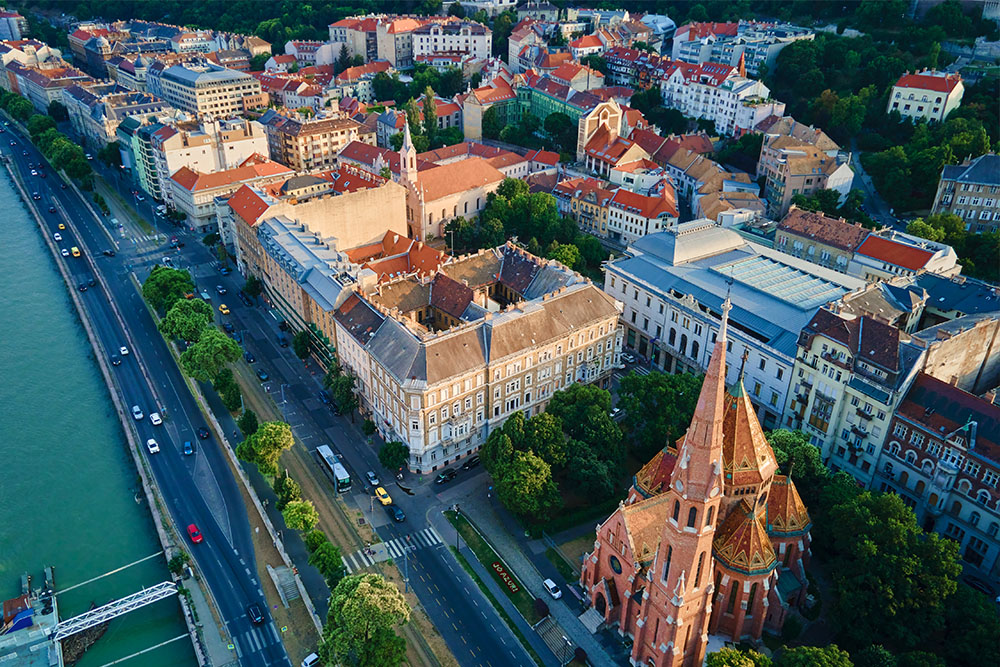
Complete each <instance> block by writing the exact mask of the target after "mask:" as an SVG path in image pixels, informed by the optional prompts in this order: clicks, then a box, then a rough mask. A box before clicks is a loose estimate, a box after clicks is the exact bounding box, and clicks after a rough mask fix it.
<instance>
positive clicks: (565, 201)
mask: <svg viewBox="0 0 1000 667" xmlns="http://www.w3.org/2000/svg"><path fill="white" fill-rule="evenodd" d="M552 196H554V197H555V198H556V206H557V208H558V209H559V213H561V214H562V215H566V216H569V217H571V218H573V219H574V220H576V223H577V224H578V225H579V226H580V231H583V232H586V233H588V234H593V235H594V236H597V237H600V238H607V237H608V234H609V228H608V212H609V208H608V202H609V201H610V200H611V197H612V196H614V191H613V190H611V189H610V188H608V187H606V186H605V183H604V181H600V180H598V179H596V178H584V177H578V178H570V179H567V180H564V181H561V182H559V183H557V184H556V186H555V187H554V188H552Z"/></svg>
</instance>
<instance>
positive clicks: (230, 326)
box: [222, 322, 236, 333]
mask: <svg viewBox="0 0 1000 667" xmlns="http://www.w3.org/2000/svg"><path fill="white" fill-rule="evenodd" d="M222 328H223V329H225V330H226V333H233V332H234V331H236V327H234V326H233V323H232V322H226V323H224V324H223V325H222Z"/></svg>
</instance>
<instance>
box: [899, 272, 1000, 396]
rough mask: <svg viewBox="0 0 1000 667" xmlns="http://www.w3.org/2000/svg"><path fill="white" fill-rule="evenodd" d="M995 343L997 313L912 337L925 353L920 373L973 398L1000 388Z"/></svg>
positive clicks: (999, 326)
mask: <svg viewBox="0 0 1000 667" xmlns="http://www.w3.org/2000/svg"><path fill="white" fill-rule="evenodd" d="M967 287H974V285H968V286H967ZM929 302H930V299H929V298H928V300H927V302H925V303H924V307H925V308H926V306H927V303H929ZM939 303H940V302H939ZM998 340H1000V310H995V311H993V312H985V313H976V314H972V315H964V316H962V317H958V318H955V319H953V320H950V321H947V322H941V323H939V324H935V325H933V326H930V327H927V328H926V329H922V330H920V331H917V332H916V333H914V334H913V342H914V343H915V344H916V345H920V346H923V347H924V348H926V350H927V354H926V356H925V360H924V367H923V372H925V373H927V374H928V375H933V376H934V377H936V378H937V379H939V380H941V381H943V382H947V383H948V384H950V385H952V386H955V387H958V388H959V389H961V390H962V391H967V392H969V393H971V394H976V395H985V394H986V393H988V392H989V391H991V390H993V389H995V388H997V387H998V386H1000V345H997V344H996V343H997V341H998Z"/></svg>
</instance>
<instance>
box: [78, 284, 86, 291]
mask: <svg viewBox="0 0 1000 667" xmlns="http://www.w3.org/2000/svg"><path fill="white" fill-rule="evenodd" d="M79 290H80V291H81V292H86V291H87V283H80V285H79Z"/></svg>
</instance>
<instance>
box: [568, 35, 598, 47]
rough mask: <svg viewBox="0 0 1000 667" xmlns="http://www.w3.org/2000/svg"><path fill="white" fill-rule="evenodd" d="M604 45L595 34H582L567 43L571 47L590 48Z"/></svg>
mask: <svg viewBox="0 0 1000 667" xmlns="http://www.w3.org/2000/svg"><path fill="white" fill-rule="evenodd" d="M602 46H604V44H602V43H601V40H600V39H599V38H598V37H597V35H584V36H583V37H579V38H577V39H574V40H573V41H572V42H570V43H569V48H571V49H592V48H600V47H602Z"/></svg>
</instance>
